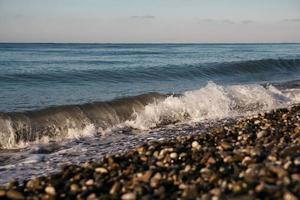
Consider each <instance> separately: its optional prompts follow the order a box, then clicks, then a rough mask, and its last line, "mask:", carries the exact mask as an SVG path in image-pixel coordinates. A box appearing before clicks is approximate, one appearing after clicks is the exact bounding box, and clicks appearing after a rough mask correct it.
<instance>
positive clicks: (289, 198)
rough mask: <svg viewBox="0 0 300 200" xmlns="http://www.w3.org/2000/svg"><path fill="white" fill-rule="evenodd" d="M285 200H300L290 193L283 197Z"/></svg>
mask: <svg viewBox="0 0 300 200" xmlns="http://www.w3.org/2000/svg"><path fill="white" fill-rule="evenodd" d="M283 199H284V200H298V198H297V197H296V196H295V195H293V194H292V193H290V192H286V193H284V195H283Z"/></svg>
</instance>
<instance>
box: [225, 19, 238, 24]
mask: <svg viewBox="0 0 300 200" xmlns="http://www.w3.org/2000/svg"><path fill="white" fill-rule="evenodd" d="M222 22H223V23H225V24H235V22H234V21H232V20H230V19H224V20H222Z"/></svg>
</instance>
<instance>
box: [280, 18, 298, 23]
mask: <svg viewBox="0 0 300 200" xmlns="http://www.w3.org/2000/svg"><path fill="white" fill-rule="evenodd" d="M283 21H285V22H300V18H294V19H285V20H283Z"/></svg>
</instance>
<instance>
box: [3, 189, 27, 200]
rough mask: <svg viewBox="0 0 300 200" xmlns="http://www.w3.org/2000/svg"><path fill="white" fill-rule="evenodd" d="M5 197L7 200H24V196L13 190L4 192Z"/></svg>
mask: <svg viewBox="0 0 300 200" xmlns="http://www.w3.org/2000/svg"><path fill="white" fill-rule="evenodd" d="M6 196H7V197H8V198H9V199H14V200H22V199H25V197H24V195H23V194H22V193H21V192H18V191H15V190H9V191H8V192H6Z"/></svg>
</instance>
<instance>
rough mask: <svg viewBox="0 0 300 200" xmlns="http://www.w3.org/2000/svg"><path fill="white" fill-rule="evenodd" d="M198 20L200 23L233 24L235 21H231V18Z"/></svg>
mask: <svg viewBox="0 0 300 200" xmlns="http://www.w3.org/2000/svg"><path fill="white" fill-rule="evenodd" d="M199 22H200V23H224V24H235V22H234V21H232V20H230V19H224V20H217V19H210V18H206V19H200V20H199Z"/></svg>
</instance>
